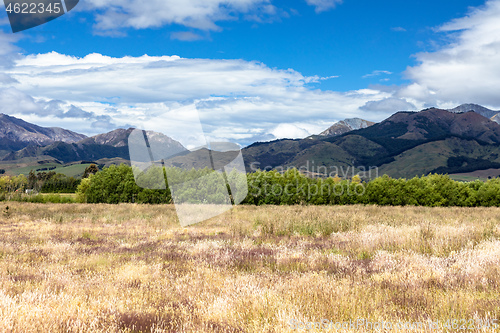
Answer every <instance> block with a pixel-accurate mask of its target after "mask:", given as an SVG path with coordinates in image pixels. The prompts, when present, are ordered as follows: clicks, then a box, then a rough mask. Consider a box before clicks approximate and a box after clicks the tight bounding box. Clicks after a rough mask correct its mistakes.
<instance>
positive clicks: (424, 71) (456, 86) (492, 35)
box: [398, 0, 500, 107]
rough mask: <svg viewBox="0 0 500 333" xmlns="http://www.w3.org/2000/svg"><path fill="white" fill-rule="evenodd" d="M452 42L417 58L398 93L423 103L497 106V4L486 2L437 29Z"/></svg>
mask: <svg viewBox="0 0 500 333" xmlns="http://www.w3.org/2000/svg"><path fill="white" fill-rule="evenodd" d="M437 30H438V31H439V32H444V33H448V34H451V35H450V37H451V38H452V42H451V43H450V44H449V45H446V46H444V47H442V48H441V49H439V50H438V51H436V52H428V53H420V54H417V60H418V61H419V65H417V66H415V67H410V68H408V69H407V71H406V75H407V77H408V78H409V79H411V80H412V81H414V83H413V84H410V85H409V86H408V87H407V88H405V89H402V90H401V91H400V92H399V94H398V95H399V96H411V97H414V98H418V99H420V100H425V101H426V102H427V103H433V104H439V103H446V102H453V103H454V104H461V103H478V104H483V105H489V106H494V107H499V106H500V94H498V87H499V86H500V1H499V0H490V1H487V2H486V4H485V5H484V6H482V7H479V8H475V9H473V10H472V11H471V12H470V13H469V14H468V15H467V16H466V17H463V18H460V19H456V20H453V21H451V22H449V23H447V24H445V25H443V26H441V27H440V28H438V29H437Z"/></svg>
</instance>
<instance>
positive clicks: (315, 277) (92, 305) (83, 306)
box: [0, 202, 500, 333]
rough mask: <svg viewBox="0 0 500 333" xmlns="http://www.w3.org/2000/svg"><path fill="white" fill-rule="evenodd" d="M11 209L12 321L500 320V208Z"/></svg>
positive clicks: (273, 326) (201, 326)
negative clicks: (199, 213) (190, 222)
mask: <svg viewBox="0 0 500 333" xmlns="http://www.w3.org/2000/svg"><path fill="white" fill-rule="evenodd" d="M0 210H1V212H0V216H1V218H0V328H1V329H0V330H1V331H2V332H12V333H15V332H258V333H260V332H288V331H291V328H292V326H290V323H291V322H293V323H295V322H317V321H320V320H322V319H327V320H330V321H333V322H348V321H349V320H357V319H359V318H364V319H366V320H370V321H372V322H375V321H385V322H393V323H396V322H427V321H428V320H432V321H437V320H439V321H440V322H441V323H446V321H447V320H452V319H457V320H461V319H464V320H468V321H472V320H473V321H474V323H475V324H474V325H478V323H479V325H480V323H487V322H491V320H493V319H497V318H500V274H499V273H500V222H499V221H500V209H499V208H425V207H374V206H371V207H364V206H335V207H333V206H325V207H304V206H267V207H256V206H239V207H237V208H236V209H235V210H233V211H231V212H227V213H226V214H224V215H222V216H219V217H217V218H214V219H212V220H209V221H207V222H204V223H202V224H198V225H196V226H193V227H190V228H187V229H184V228H181V227H179V225H178V223H177V221H176V215H175V208H174V207H173V206H172V205H154V206H151V205H137V204H120V205H104V204H98V205H89V204H74V205H58V204H45V205H40V204H31V203H16V202H9V203H8V206H7V204H5V203H4V204H2V205H1V206H0ZM476 327H477V326H476ZM313 331H314V330H313ZM350 331H352V332H354V331H356V332H362V331H363V329H360V328H358V329H351V330H350ZM368 331H371V330H368ZM437 331H443V330H441V329H440V330H437ZM445 331H456V330H453V329H449V330H445ZM468 331H479V330H478V329H474V330H468ZM484 331H492V329H491V328H490V329H486V330H484Z"/></svg>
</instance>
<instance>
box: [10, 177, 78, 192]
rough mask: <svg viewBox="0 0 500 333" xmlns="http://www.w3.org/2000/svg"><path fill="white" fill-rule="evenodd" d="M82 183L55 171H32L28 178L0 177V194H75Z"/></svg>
mask: <svg viewBox="0 0 500 333" xmlns="http://www.w3.org/2000/svg"><path fill="white" fill-rule="evenodd" d="M80 181H81V180H80V179H76V178H74V177H67V176H66V175H63V174H61V173H56V172H54V171H49V172H45V171H44V172H38V173H35V172H34V171H31V172H30V173H29V174H28V176H27V177H26V176H25V175H22V174H21V175H19V176H2V177H0V193H3V194H7V193H16V192H17V193H24V192H25V191H26V190H30V192H31V191H33V192H40V193H75V192H76V189H77V188H78V185H80Z"/></svg>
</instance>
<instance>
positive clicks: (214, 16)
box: [82, 0, 277, 31]
mask: <svg viewBox="0 0 500 333" xmlns="http://www.w3.org/2000/svg"><path fill="white" fill-rule="evenodd" d="M82 5H83V6H82V8H83V10H85V9H87V10H91V11H97V14H96V28H97V29H98V30H104V31H105V30H115V29H120V28H134V29H144V28H151V27H160V26H164V25H170V24H178V25H182V26H185V27H189V28H195V29H200V30H207V31H217V30H220V27H219V26H218V25H217V22H219V21H224V20H234V19H235V18H237V17H238V16H239V15H240V14H245V15H247V16H248V17H249V16H254V17H256V18H262V17H265V16H268V15H276V14H277V10H276V8H275V7H274V6H273V5H272V4H271V3H270V0H231V1H225V0H184V1H182V3H179V1H176V0H150V1H139V0H114V1H106V0H88V1H86V2H85V3H84V4H82Z"/></svg>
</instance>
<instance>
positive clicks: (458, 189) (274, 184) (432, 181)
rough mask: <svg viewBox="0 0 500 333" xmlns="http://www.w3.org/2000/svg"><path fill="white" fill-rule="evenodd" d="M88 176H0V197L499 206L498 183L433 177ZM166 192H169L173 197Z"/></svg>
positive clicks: (115, 171)
mask: <svg viewBox="0 0 500 333" xmlns="http://www.w3.org/2000/svg"><path fill="white" fill-rule="evenodd" d="M91 171H92V172H88V173H87V175H88V177H87V178H84V179H81V180H75V179H74V178H72V177H66V176H64V177H63V176H61V175H57V174H51V173H50V172H49V173H45V174H44V173H39V174H37V175H36V179H35V178H34V177H33V175H29V176H28V177H25V176H23V175H20V176H14V177H9V176H4V177H0V192H2V193H5V192H13V191H16V190H17V189H23V190H24V189H27V188H29V187H30V186H35V185H36V184H39V185H40V184H42V183H43V184H42V185H41V189H42V192H43V191H44V190H45V191H48V192H50V191H52V192H51V193H57V191H59V190H60V191H61V192H63V191H62V189H67V190H68V191H73V190H74V191H73V192H76V194H77V200H78V201H79V202H87V203H110V204H117V203H132V202H135V203H145V204H166V203H172V202H173V201H174V199H173V196H174V198H175V201H176V202H178V201H179V200H180V201H182V202H193V203H214V202H216V203H229V201H228V198H226V197H224V196H223V195H222V193H224V188H223V186H224V185H223V184H226V185H225V186H226V187H227V192H225V193H229V194H231V195H232V196H235V195H237V193H231V187H232V185H234V184H239V185H238V186H239V187H240V188H241V185H242V184H244V183H245V182H246V183H247V184H246V185H247V186H248V193H246V192H245V194H246V196H245V197H240V198H236V197H230V199H231V201H233V202H234V201H236V202H241V203H242V204H249V205H300V204H302V205H349V204H365V205H381V206H406V205H413V206H430V207H437V206H442V207H446V206H458V207H477V206H486V207H489V206H500V179H498V178H495V179H490V180H488V181H480V180H476V181H473V182H459V181H455V180H453V179H451V178H450V177H449V176H448V175H439V174H431V175H427V176H421V177H414V178H411V179H404V178H401V179H395V178H391V177H389V176H387V175H384V176H382V177H379V178H376V179H373V180H370V181H363V180H362V179H361V178H360V177H358V176H355V177H353V178H352V179H349V180H346V179H341V178H339V177H331V178H325V179H323V178H311V177H307V176H305V175H303V174H301V173H300V172H299V171H298V170H296V169H290V170H287V171H285V172H278V171H274V170H273V171H256V172H253V173H250V174H247V175H246V176H245V175H241V174H238V173H236V172H233V173H229V174H227V175H222V174H220V173H217V172H213V171H212V170H210V169H201V170H195V169H192V170H189V171H183V170H181V169H177V168H169V169H168V170H166V169H164V168H159V167H154V168H150V169H148V170H147V171H146V172H143V173H137V172H136V175H137V174H138V175H139V176H138V177H137V179H136V178H135V177H134V170H133V169H132V167H130V166H127V165H124V164H122V165H120V166H114V165H112V166H110V167H108V168H104V169H103V170H101V171H99V170H97V169H96V170H91ZM167 175H168V177H167ZM165 178H166V179H167V182H165ZM40 179H41V180H40ZM138 184H139V185H141V186H139V185H138ZM221 184H222V185H221ZM230 184H231V186H230ZM167 185H168V186H167ZM221 186H222V187H221ZM31 188H33V187H31ZM171 189H175V190H174V192H175V193H174V194H172V192H171ZM239 194H240V195H241V193H239ZM0 199H1V197H0Z"/></svg>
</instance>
